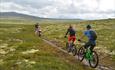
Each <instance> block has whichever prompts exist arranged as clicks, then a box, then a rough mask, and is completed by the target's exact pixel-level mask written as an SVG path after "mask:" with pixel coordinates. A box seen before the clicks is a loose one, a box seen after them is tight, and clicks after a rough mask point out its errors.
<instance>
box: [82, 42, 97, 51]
mask: <svg viewBox="0 0 115 70" xmlns="http://www.w3.org/2000/svg"><path fill="white" fill-rule="evenodd" d="M95 46H96V44H95V43H94V42H92V41H88V42H87V43H85V45H84V47H85V48H88V47H90V50H91V51H92V50H93V49H94V47H95Z"/></svg>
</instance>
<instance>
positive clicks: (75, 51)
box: [72, 46, 77, 56]
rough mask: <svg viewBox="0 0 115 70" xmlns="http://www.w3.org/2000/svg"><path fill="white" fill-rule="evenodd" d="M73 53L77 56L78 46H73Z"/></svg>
mask: <svg viewBox="0 0 115 70" xmlns="http://www.w3.org/2000/svg"><path fill="white" fill-rule="evenodd" d="M72 54H73V56H75V55H76V54H77V48H76V46H73V49H72Z"/></svg>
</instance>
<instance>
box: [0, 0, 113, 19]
mask: <svg viewBox="0 0 115 70" xmlns="http://www.w3.org/2000/svg"><path fill="white" fill-rule="evenodd" d="M0 11H1V12H3V11H4V12H8V11H14V12H19V13H24V14H30V15H34V16H40V17H46V18H83V19H100V18H115V0H82V1H81V0H38V1H37V0H28V1H27V0H22V1H20V0H1V2H0Z"/></svg>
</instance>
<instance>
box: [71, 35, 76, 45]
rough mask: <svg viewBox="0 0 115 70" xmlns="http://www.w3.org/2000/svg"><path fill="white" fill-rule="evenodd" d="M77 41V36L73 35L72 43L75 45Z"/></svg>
mask: <svg viewBox="0 0 115 70" xmlns="http://www.w3.org/2000/svg"><path fill="white" fill-rule="evenodd" d="M75 41H76V37H75V36H73V37H72V44H73V45H75Z"/></svg>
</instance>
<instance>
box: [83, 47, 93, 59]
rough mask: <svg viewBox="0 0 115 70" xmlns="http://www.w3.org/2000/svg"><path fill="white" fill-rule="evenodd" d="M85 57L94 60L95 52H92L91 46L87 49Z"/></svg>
mask: <svg viewBox="0 0 115 70" xmlns="http://www.w3.org/2000/svg"><path fill="white" fill-rule="evenodd" d="M85 58H86V59H87V60H93V54H92V52H91V50H90V49H89V48H87V49H86V52H85Z"/></svg>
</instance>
